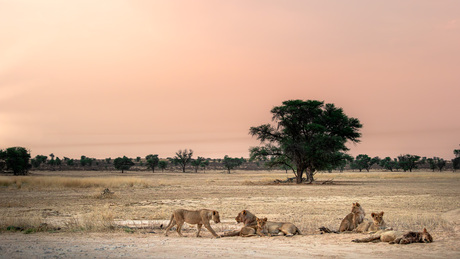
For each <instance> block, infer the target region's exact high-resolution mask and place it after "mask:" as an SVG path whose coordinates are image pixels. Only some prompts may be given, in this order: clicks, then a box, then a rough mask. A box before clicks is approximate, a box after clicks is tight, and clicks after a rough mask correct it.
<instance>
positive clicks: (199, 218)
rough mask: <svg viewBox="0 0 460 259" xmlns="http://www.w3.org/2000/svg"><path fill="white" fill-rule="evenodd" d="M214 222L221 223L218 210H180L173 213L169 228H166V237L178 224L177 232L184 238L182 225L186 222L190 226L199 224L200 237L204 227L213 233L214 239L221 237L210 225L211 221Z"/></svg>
mask: <svg viewBox="0 0 460 259" xmlns="http://www.w3.org/2000/svg"><path fill="white" fill-rule="evenodd" d="M211 219H212V220H213V221H214V222H215V223H220V216H219V212H217V210H207V209H201V210H184V209H178V210H175V211H174V212H173V214H172V215H171V220H170V221H169V224H168V226H167V227H166V231H165V236H168V231H169V230H170V229H171V228H172V227H173V226H174V225H176V224H177V228H176V231H177V233H178V234H179V236H181V237H182V236H183V235H182V233H181V229H182V225H184V222H186V223H188V224H197V228H198V233H196V236H197V237H199V236H200V231H201V227H202V226H203V225H204V227H205V228H206V229H208V230H209V232H211V234H212V235H213V236H214V237H219V236H218V235H217V234H216V232H215V231H214V230H213V229H212V228H211V224H209V221H210V220H211Z"/></svg>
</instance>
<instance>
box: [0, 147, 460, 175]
mask: <svg viewBox="0 0 460 259" xmlns="http://www.w3.org/2000/svg"><path fill="white" fill-rule="evenodd" d="M453 153H454V155H455V158H454V159H452V160H450V161H449V160H445V159H443V158H440V157H431V158H427V157H420V156H417V155H410V154H406V155H400V156H398V157H396V158H391V157H385V158H379V157H378V156H376V157H370V156H369V155H367V154H360V155H358V156H356V157H353V156H350V155H345V157H344V159H343V160H342V162H341V163H338V164H337V166H335V167H331V168H329V169H327V170H323V171H328V172H332V171H333V170H335V171H340V172H342V171H344V170H358V171H359V172H362V171H366V172H369V171H370V170H387V171H391V172H397V171H404V172H412V171H413V170H416V169H423V170H432V171H433V172H434V171H439V172H441V171H446V170H453V171H456V170H458V169H460V149H456V150H454V152H453ZM274 159H276V158H271V160H270V159H266V158H265V159H245V158H235V157H229V156H227V155H226V156H225V157H224V158H217V159H214V158H204V157H201V156H198V157H197V158H193V150H188V149H184V150H179V151H177V152H176V155H175V156H174V157H168V158H160V157H159V156H158V155H157V154H155V155H153V154H149V155H146V156H145V157H144V158H142V157H139V156H138V157H136V158H128V157H126V156H123V157H117V158H115V159H112V158H105V159H96V158H91V157H87V156H84V155H82V156H81V157H80V159H73V158H68V157H63V158H59V157H57V156H55V155H54V154H53V153H51V154H49V155H48V156H46V155H36V156H35V157H34V158H31V156H30V152H29V151H28V150H27V149H26V148H24V147H10V148H6V149H4V150H0V171H1V172H11V173H13V174H14V175H26V174H27V173H28V172H29V171H30V170H51V171H69V170H87V171H104V170H105V171H113V170H119V171H121V172H122V173H124V172H125V171H129V170H134V171H146V170H150V171H152V173H155V170H157V171H158V170H161V171H162V172H163V171H164V170H166V169H168V170H169V171H180V172H184V173H185V172H194V173H199V172H203V173H205V172H206V170H225V171H226V172H227V173H231V171H232V170H234V169H236V168H239V169H242V170H270V169H279V170H286V171H288V170H291V169H292V168H289V167H287V166H285V165H282V164H279V163H277V162H276V161H273V160H274ZM274 165H275V166H274Z"/></svg>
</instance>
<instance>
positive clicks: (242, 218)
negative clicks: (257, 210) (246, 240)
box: [221, 210, 257, 237]
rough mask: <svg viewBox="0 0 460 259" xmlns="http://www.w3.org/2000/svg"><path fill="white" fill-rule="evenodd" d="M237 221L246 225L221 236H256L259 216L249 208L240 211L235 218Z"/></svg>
mask: <svg viewBox="0 0 460 259" xmlns="http://www.w3.org/2000/svg"><path fill="white" fill-rule="evenodd" d="M235 220H236V222H237V223H243V224H244V227H242V228H241V229H240V230H238V231H230V232H227V233H225V234H223V235H221V237H231V236H243V237H249V236H254V235H255V234H256V230H257V217H256V216H255V215H254V214H252V213H251V212H250V211H249V210H243V211H241V212H240V213H238V216H236V218H235Z"/></svg>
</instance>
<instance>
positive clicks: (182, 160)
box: [172, 149, 193, 173]
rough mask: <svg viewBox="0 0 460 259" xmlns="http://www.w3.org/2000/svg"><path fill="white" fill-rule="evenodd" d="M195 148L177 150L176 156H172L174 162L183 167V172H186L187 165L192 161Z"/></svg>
mask: <svg viewBox="0 0 460 259" xmlns="http://www.w3.org/2000/svg"><path fill="white" fill-rule="evenodd" d="M192 156H193V150H191V149H190V150H187V149H184V150H179V151H177V152H176V156H175V157H173V158H172V162H173V163H174V164H175V165H180V167H182V172H183V173H185V166H187V164H189V163H190V162H191V161H192Z"/></svg>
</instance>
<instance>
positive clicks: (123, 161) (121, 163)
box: [113, 156, 134, 173]
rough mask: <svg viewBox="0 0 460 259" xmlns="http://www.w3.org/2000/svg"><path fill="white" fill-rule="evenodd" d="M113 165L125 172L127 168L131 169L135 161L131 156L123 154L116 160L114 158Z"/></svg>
mask: <svg viewBox="0 0 460 259" xmlns="http://www.w3.org/2000/svg"><path fill="white" fill-rule="evenodd" d="M113 165H114V166H115V168H116V169H118V170H121V173H124V171H125V170H129V169H130V168H131V166H133V165H134V162H133V161H131V158H127V157H126V156H123V157H117V158H115V160H113Z"/></svg>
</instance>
